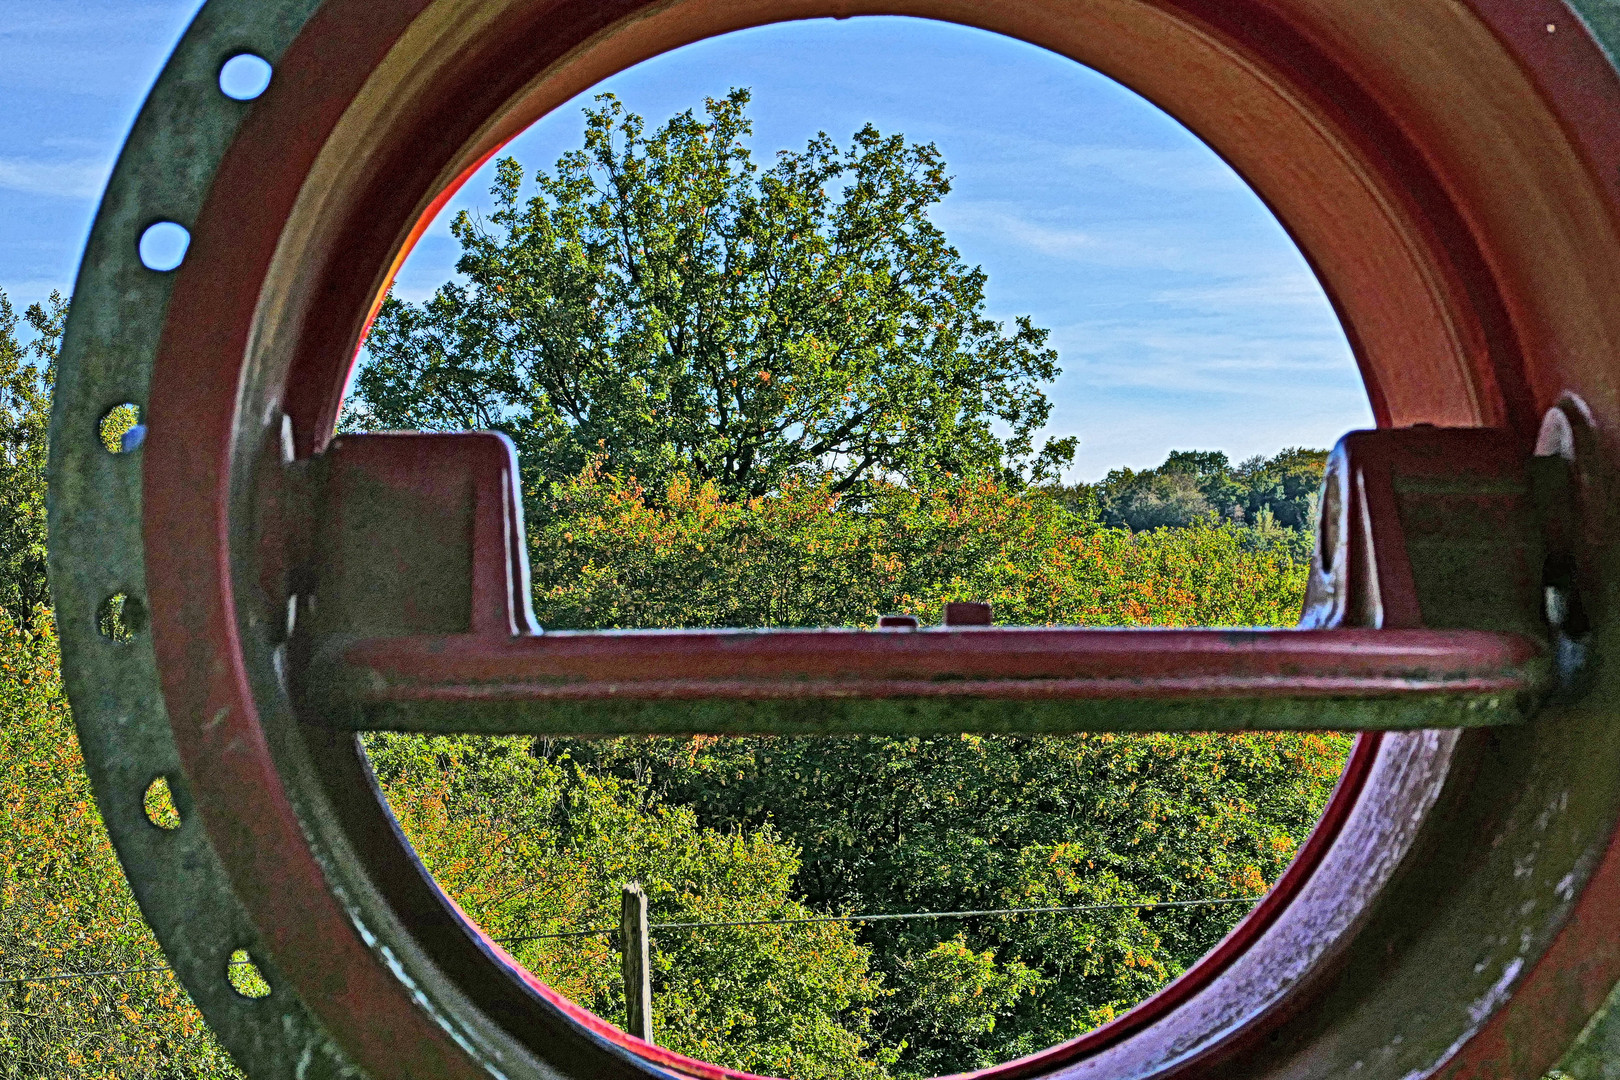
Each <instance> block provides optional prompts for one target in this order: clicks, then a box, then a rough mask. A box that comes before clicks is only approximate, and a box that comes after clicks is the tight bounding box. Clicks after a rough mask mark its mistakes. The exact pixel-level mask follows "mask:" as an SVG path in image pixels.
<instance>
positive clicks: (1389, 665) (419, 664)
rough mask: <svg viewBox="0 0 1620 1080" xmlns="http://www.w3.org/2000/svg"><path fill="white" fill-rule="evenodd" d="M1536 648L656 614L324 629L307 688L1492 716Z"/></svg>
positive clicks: (372, 711)
mask: <svg viewBox="0 0 1620 1080" xmlns="http://www.w3.org/2000/svg"><path fill="white" fill-rule="evenodd" d="M1549 674H1550V665H1549V662H1548V660H1547V658H1546V653H1545V650H1544V649H1543V647H1542V646H1541V645H1539V644H1538V643H1537V642H1535V641H1534V640H1532V639H1530V638H1527V637H1523V636H1520V635H1516V634H1500V633H1491V632H1485V631H1474V630H1362V629H1355V630H1211V629H1205V630H1155V629H1129V630H1114V629H1093V628H1035V627H1015V628H1000V627H998V628H986V629H976V628H975V629H932V630H922V631H918V630H848V629H837V630H654V631H592V632H551V633H546V634H542V635H537V636H520V637H510V638H508V637H487V636H480V635H450V636H436V637H428V636H415V637H398V638H370V639H366V640H360V641H336V640H334V641H328V642H326V643H324V645H323V647H322V648H321V649H320V650H319V652H318V653H317V661H316V663H315V664H314V665H312V668H311V670H310V671H309V677H308V679H307V680H306V683H305V685H306V686H308V687H310V688H311V691H312V692H311V694H310V695H309V697H308V703H309V704H310V705H311V706H312V707H313V709H314V710H315V711H316V712H317V714H318V715H320V716H321V717H322V718H324V719H325V720H326V721H327V722H328V723H332V724H336V725H339V726H343V727H352V728H356V729H371V728H388V729H398V730H412V731H442V732H451V731H455V732H479V733H533V734H576V735H622V734H677V733H681V734H693V733H702V734H731V735H742V734H866V733H884V732H887V733H911V734H921V733H938V732H968V731H975V732H1008V733H1014V732H1022V733H1032V734H1033V733H1044V734H1061V733H1071V732H1080V731H1147V730H1182V731H1189V730H1208V731H1243V730H1261V729H1328V728H1337V729H1391V728H1418V727H1462V726H1468V727H1472V726H1485V725H1494V724H1507V723H1514V722H1517V721H1519V720H1523V719H1525V718H1526V717H1528V716H1529V715H1530V714H1531V713H1532V712H1533V711H1534V709H1535V708H1536V706H1537V704H1538V703H1539V701H1540V699H1541V696H1542V690H1543V688H1544V687H1545V686H1546V685H1547V683H1548V677H1549Z"/></svg>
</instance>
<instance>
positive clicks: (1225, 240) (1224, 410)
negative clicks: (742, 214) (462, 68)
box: [0, 0, 1371, 479]
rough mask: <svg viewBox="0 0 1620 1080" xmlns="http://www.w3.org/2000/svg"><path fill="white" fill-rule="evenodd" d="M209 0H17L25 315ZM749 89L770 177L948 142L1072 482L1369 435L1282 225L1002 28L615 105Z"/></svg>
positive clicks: (721, 69)
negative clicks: (1044, 353) (772, 162)
mask: <svg viewBox="0 0 1620 1080" xmlns="http://www.w3.org/2000/svg"><path fill="white" fill-rule="evenodd" d="M197 6H198V5H197V3H196V0H0V16H3V17H0V100H3V101H4V102H5V104H6V108H5V110H4V111H3V112H0V287H3V288H5V289H6V291H7V292H8V293H10V294H11V296H12V298H13V300H14V301H17V302H20V303H27V302H30V301H33V300H36V299H39V298H40V297H41V296H43V295H44V294H46V293H48V292H49V291H50V290H51V289H53V288H56V289H62V290H63V291H66V290H67V289H68V288H69V287H70V286H71V282H72V277H73V273H74V270H75V268H76V266H77V262H78V257H79V253H80V251H81V249H82V247H83V244H84V238H85V234H86V232H87V230H88V228H89V223H90V219H91V216H92V215H93V213H94V210H95V203H96V200H97V197H98V193H99V190H100V187H101V184H102V183H103V182H104V181H105V178H106V175H107V172H108V170H109V169H110V167H111V164H112V161H113V158H114V156H115V155H116V154H117V151H118V147H119V145H120V143H121V142H122V140H123V137H124V135H125V133H126V132H127V131H128V129H129V125H130V123H131V121H132V120H133V118H134V115H135V112H136V110H137V109H138V108H139V105H140V101H141V99H142V97H143V96H144V95H145V93H146V90H147V88H148V87H149V86H150V84H151V81H152V79H153V78H154V77H155V75H156V74H157V71H158V70H159V68H160V67H161V66H162V63H163V60H164V58H165V56H166V55H167V53H168V51H169V49H170V48H171V47H172V45H173V43H174V41H175V39H176V38H177V37H178V36H179V34H180V32H181V31H182V30H183V28H184V26H185V23H186V22H187V20H188V19H189V18H190V16H191V14H192V13H193V12H194V11H195V10H196V7H197ZM732 86H747V87H750V88H751V89H752V91H753V95H754V107H753V110H752V112H753V115H754V118H755V122H756V127H755V133H756V134H755V143H754V151H755V156H756V158H758V159H766V158H769V157H770V156H771V155H772V154H773V153H774V151H776V150H777V149H779V148H783V147H799V146H802V145H803V143H804V141H805V139H806V138H807V137H808V136H809V135H811V134H813V133H814V132H816V131H818V130H825V131H827V132H828V133H829V134H831V135H833V136H834V137H835V138H837V139H840V140H844V141H847V139H848V137H849V135H850V133H852V132H853V131H855V130H856V129H857V128H859V127H860V126H861V125H862V124H863V123H866V122H868V121H870V122H872V123H874V124H876V125H877V126H878V127H879V128H880V129H881V130H883V131H885V132H888V131H901V132H904V133H905V134H906V135H907V136H908V137H909V138H911V139H913V140H916V141H929V142H933V143H935V144H937V145H938V146H939V148H940V150H941V151H942V152H943V154H944V156H945V159H946V161H947V162H949V164H950V167H951V172H952V173H953V174H954V175H955V177H956V183H955V190H954V191H953V192H952V194H951V195H950V196H949V197H948V198H947V199H946V200H945V201H944V203H942V204H941V205H940V207H939V208H938V209H937V212H936V213H935V215H934V216H935V220H936V221H937V222H938V223H939V224H940V226H941V227H942V228H943V229H944V230H945V232H946V234H947V236H949V237H950V239H951V240H952V242H953V243H954V244H955V245H956V246H957V247H958V248H959V249H960V251H961V252H962V254H963V256H964V257H965V258H966V259H967V260H968V261H969V262H973V263H978V264H980V265H982V266H984V268H985V269H986V271H988V273H989V276H990V285H989V291H988V295H989V303H990V308H991V312H992V314H993V315H995V316H996V317H998V318H1007V317H1010V316H1013V315H1017V314H1028V315H1031V316H1032V317H1033V318H1034V320H1035V322H1036V324H1037V325H1039V326H1045V327H1048V328H1050V329H1051V331H1052V338H1051V341H1052V344H1053V345H1054V346H1055V347H1056V348H1057V349H1058V352H1059V355H1060V359H1061V363H1062V366H1063V369H1064V373H1063V375H1062V377H1061V378H1060V379H1059V380H1058V382H1057V383H1056V384H1055V385H1054V386H1053V387H1052V388H1051V391H1050V392H1051V395H1052V398H1053V402H1054V406H1055V407H1054V409H1053V414H1052V422H1051V424H1050V425H1049V433H1051V434H1054V435H1077V436H1079V438H1080V452H1079V454H1078V455H1077V457H1076V462H1075V466H1076V467H1075V469H1074V471H1073V473H1072V476H1073V478H1076V479H1096V478H1098V477H1100V476H1101V475H1102V474H1103V473H1105V472H1106V471H1107V470H1108V469H1110V468H1114V467H1117V466H1121V465H1128V466H1131V467H1136V468H1141V467H1145V466H1150V465H1154V464H1157V463H1158V462H1159V461H1161V460H1162V459H1163V458H1164V456H1165V454H1166V452H1167V451H1168V450H1170V449H1173V448H1176V449H1219V450H1224V451H1226V452H1227V453H1228V454H1230V455H1231V456H1232V457H1233V458H1234V460H1236V459H1241V458H1243V457H1247V456H1249V455H1250V454H1255V453H1271V452H1274V451H1276V450H1277V449H1280V448H1281V447H1283V446H1289V445H1300V444H1305V445H1316V446H1326V445H1329V444H1331V442H1332V441H1333V440H1334V439H1335V438H1337V436H1338V435H1339V434H1341V433H1343V432H1344V431H1346V430H1349V429H1351V428H1354V427H1363V426H1368V425H1369V424H1370V423H1371V415H1370V413H1369V411H1368V408H1367V403H1366V397H1365V394H1364V393H1363V391H1362V389H1361V384H1360V381H1359V379H1358V377H1357V375H1356V372H1355V366H1354V363H1353V361H1352V360H1351V357H1350V352H1349V347H1348V345H1347V344H1346V343H1345V340H1344V335H1343V333H1342V331H1341V330H1340V328H1339V326H1338V323H1337V321H1336V319H1335V318H1334V315H1333V313H1332V311H1331V309H1330V308H1329V306H1328V304H1327V301H1326V299H1325V297H1324V296H1323V295H1322V292H1321V289H1320V288H1319V287H1318V286H1317V284H1316V282H1315V279H1314V278H1313V277H1312V275H1311V273H1310V270H1309V269H1308V267H1307V266H1306V264H1305V262H1304V260H1303V259H1302V258H1301V257H1300V255H1299V253H1298V252H1297V251H1296V250H1295V249H1294V247H1293V244H1292V243H1291V242H1290V241H1289V239H1288V238H1287V236H1286V234H1284V232H1283V231H1282V229H1281V227H1280V226H1279V225H1278V224H1277V222H1276V221H1275V220H1274V219H1273V218H1272V217H1271V215H1270V214H1269V212H1268V211H1267V210H1266V209H1265V207H1264V206H1263V205H1262V204H1261V203H1260V201H1259V200H1258V199H1257V198H1256V197H1255V195H1254V194H1253V193H1252V192H1251V191H1249V189H1248V188H1247V187H1246V186H1245V185H1244V184H1243V182H1242V181H1241V180H1240V179H1239V178H1238V177H1237V176H1236V175H1234V174H1233V173H1232V172H1231V171H1230V170H1229V169H1228V168H1227V167H1226V166H1225V165H1224V164H1222V163H1221V161H1220V160H1219V159H1218V158H1217V157H1216V156H1215V155H1214V154H1213V153H1211V152H1210V151H1209V150H1208V149H1207V148H1205V147H1204V146H1203V144H1202V143H1200V142H1199V141H1198V140H1197V139H1196V138H1195V137H1194V136H1192V135H1191V134H1190V133H1188V132H1187V131H1186V130H1184V129H1183V128H1181V127H1180V125H1178V124H1177V123H1176V122H1175V121H1173V120H1171V119H1170V118H1169V117H1167V116H1165V115H1164V114H1163V113H1161V112H1159V111H1158V110H1157V109H1156V108H1154V107H1153V106H1152V105H1150V104H1148V103H1147V102H1145V101H1143V100H1142V99H1141V98H1139V97H1137V96H1136V95H1134V94H1132V93H1131V92H1130V91H1128V90H1126V89H1124V88H1123V87H1121V86H1119V85H1118V84H1116V83H1113V82H1111V81H1109V80H1108V79H1105V78H1103V77H1102V76H1100V75H1098V74H1096V73H1094V72H1091V71H1089V70H1088V69H1085V68H1082V67H1080V66H1079V65H1077V64H1075V63H1073V62H1072V61H1069V60H1067V59H1065V58H1062V57H1058V56H1055V55H1053V54H1050V53H1046V52H1043V51H1042V50H1039V49H1035V48H1033V47H1030V46H1027V45H1023V44H1021V43H1019V42H1014V41H1010V40H1008V39H1005V38H999V37H996V36H995V35H991V34H987V33H983V32H980V31H972V30H965V29H962V28H959V27H953V26H947V25H943V24H937V23H926V22H921V21H918V20H911V19H898V18H882V19H849V20H845V21H841V22H834V21H831V20H818V21H815V22H806V23H793V24H786V25H781V26H774V27H765V28H761V29H758V30H751V31H745V32H742V33H739V34H732V35H729V36H727V37H724V38H718V39H715V40H712V41H708V42H703V43H701V44H698V45H695V46H691V47H689V48H686V49H683V50H680V51H678V52H675V53H671V54H668V55H666V56H663V57H660V58H658V59H656V60H653V61H650V62H648V63H646V64H642V65H640V66H638V67H636V68H633V69H631V70H630V71H628V72H625V73H622V74H621V75H618V76H616V77H614V78H613V79H611V80H609V81H608V82H607V83H606V84H604V85H603V86H602V87H599V88H598V89H611V90H612V91H613V92H615V93H616V94H618V95H619V97H620V98H622V99H623V100H624V101H625V102H626V104H627V105H628V106H629V107H630V108H631V109H633V110H634V111H636V112H639V113H641V114H643V115H644V116H646V117H647V118H648V120H649V121H650V122H653V123H657V122H660V121H662V120H663V119H665V118H667V117H668V116H670V115H672V114H673V113H675V112H678V111H681V110H683V109H685V108H689V107H694V106H699V107H700V106H701V104H702V100H703V98H704V96H706V95H715V96H718V95H720V94H723V93H724V92H725V91H726V90H727V89H728V88H729V87H732ZM593 92H594V91H593ZM587 97H588V95H587ZM585 100H586V98H581V99H580V100H579V101H576V102H571V103H569V104H568V105H566V106H564V107H563V108H561V109H559V110H558V111H557V112H555V113H553V114H552V115H551V116H549V117H547V118H546V119H544V120H542V121H541V122H540V123H539V124H537V125H536V126H535V127H534V128H533V129H531V130H530V131H529V132H528V133H526V134H525V135H523V136H522V137H521V138H520V139H518V140H517V141H516V142H515V143H513V145H512V146H511V147H510V148H509V151H508V152H509V153H512V154H514V155H515V156H517V157H518V158H519V160H521V161H523V162H524V163H525V164H527V165H529V166H530V167H531V168H532V167H535V166H549V165H550V164H551V163H552V162H553V161H555V159H556V158H557V156H558V155H559V153H561V152H562V151H563V150H565V149H567V148H569V147H571V146H573V145H577V142H578V139H579V133H580V129H581V124H580V119H579V113H580V105H581V104H582V103H583V102H584V101H585ZM487 187H488V180H487V177H485V176H479V177H475V178H474V179H473V180H472V181H471V182H470V183H469V184H468V185H467V187H466V188H465V189H464V190H463V192H462V193H461V194H460V195H459V196H458V197H457V198H456V199H455V200H454V201H453V202H452V204H451V207H450V208H449V209H448V210H447V212H446V215H445V216H444V217H443V218H442V219H441V220H440V221H439V222H437V223H436V224H435V225H434V226H433V228H432V229H430V230H429V232H428V234H427V235H426V236H425V238H424V239H423V241H422V243H421V245H420V246H419V248H418V249H417V251H416V253H415V254H414V255H413V256H412V258H411V259H410V261H409V262H408V263H407V265H406V267H405V269H404V271H403V273H402V274H401V277H400V281H399V284H398V291H399V293H400V295H402V296H405V297H407V298H416V299H419V298H422V297H425V296H426V295H428V294H430V293H431V292H432V290H433V289H434V288H435V287H436V286H437V285H438V284H440V283H441V282H443V281H444V280H445V279H446V278H447V277H448V276H450V274H452V273H453V268H454V262H455V256H456V247H455V243H454V241H453V240H452V239H451V238H450V236H449V232H448V229H447V227H446V225H447V222H448V218H449V216H450V215H451V214H453V213H454V212H455V211H456V210H457V209H460V208H463V207H471V208H474V209H476V208H479V207H482V206H486V205H487V204H488V199H487V194H486V189H487Z"/></svg>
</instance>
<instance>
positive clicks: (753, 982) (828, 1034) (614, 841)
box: [368, 734, 893, 1080]
mask: <svg viewBox="0 0 1620 1080" xmlns="http://www.w3.org/2000/svg"><path fill="white" fill-rule="evenodd" d="M545 745H546V744H544V743H541V744H539V746H537V744H536V742H535V741H534V740H528V739H519V738H502V739H475V738H419V737H413V736H402V735H386V734H384V735H374V736H371V737H370V738H369V739H368V748H369V751H370V754H371V758H372V762H373V764H374V766H375V768H376V769H377V772H378V776H379V779H380V780H381V782H382V786H383V790H384V791H385V793H386V794H387V795H388V798H389V800H390V802H391V803H392V805H393V807H394V809H395V812H396V814H397V815H398V817H399V820H400V824H401V825H402V827H403V828H404V830H405V833H406V835H407V836H408V837H409V838H410V840H411V841H412V843H413V844H414V845H415V847H416V850H417V852H418V853H419V854H420V855H421V857H422V859H423V861H424V863H425V864H426V865H427V867H428V869H429V870H431V871H432V872H433V874H434V875H435V877H437V878H438V880H439V883H440V884H441V885H442V886H443V887H444V888H445V889H446V890H448V891H449V892H450V894H451V895H452V896H454V897H455V899H456V902H457V903H458V904H459V905H461V907H462V908H463V910H465V911H466V912H467V914H468V915H470V916H471V917H472V918H473V919H474V920H476V921H477V922H478V923H479V925H480V926H482V927H483V928H484V930H485V931H486V932H488V933H489V934H491V935H492V936H494V937H495V938H496V940H498V941H505V942H506V945H507V948H508V949H509V950H510V951H511V953H512V954H513V955H514V956H515V957H516V958H517V959H518V960H519V962H521V963H522V964H524V965H525V966H526V967H527V968H528V969H529V970H531V971H533V972H535V973H536V974H537V975H539V976H540V977H541V978H542V979H544V980H546V982H548V983H549V984H550V985H551V986H553V987H554V988H555V989H557V990H559V991H561V992H562V993H564V994H567V995H568V996H569V997H571V998H573V999H574V1000H575V1001H578V1002H580V1003H581V1004H584V1005H586V1006H587V1007H589V1008H591V1009H593V1010H594V1011H596V1012H597V1013H598V1014H599V1015H601V1016H605V1017H609V1018H612V1019H621V1018H622V1017H623V1016H624V994H623V986H622V983H621V981H620V971H619V956H618V952H617V950H616V946H615V944H614V943H613V942H612V941H611V940H610V938H609V937H608V936H607V935H605V934H604V935H598V936H592V935H585V936H574V934H573V932H575V931H577V930H578V929H579V927H581V926H593V925H594V926H612V925H615V924H616V922H617V920H618V910H619V891H620V888H621V886H622V885H623V883H624V882H626V881H629V880H639V881H640V882H642V883H643V885H644V886H645V887H646V889H647V893H648V897H649V899H650V901H651V906H652V912H653V921H654V922H655V923H657V922H665V921H672V922H738V921H752V920H780V919H795V918H800V919H802V918H805V917H807V916H812V915H814V914H816V912H814V911H811V910H809V909H808V908H806V907H805V906H804V905H803V904H802V903H800V902H798V901H797V900H796V899H794V890H795V882H796V878H797V875H798V873H799V869H800V864H799V858H798V855H797V852H796V851H795V850H794V849H793V847H792V846H791V845H790V844H788V843H785V842H784V841H783V839H782V838H781V837H780V835H779V834H777V833H776V831H775V830H774V829H773V828H772V827H771V826H770V825H769V824H765V825H763V826H761V827H759V828H750V829H746V830H743V829H732V830H727V831H724V832H721V831H716V830H714V829H707V828H703V827H701V826H700V825H699V824H698V821H697V818H696V815H695V814H694V813H693V811H692V810H691V808H689V807H685V806H679V805H672V804H668V803H665V802H663V801H662V800H660V799H659V798H658V797H657V796H656V795H655V794H654V793H653V792H652V791H651V788H650V786H649V785H648V783H647V782H646V781H645V779H644V778H642V779H638V778H635V777H631V776H626V777H613V776H606V775H600V774H591V773H586V772H584V771H582V770H581V769H579V768H578V767H577V766H576V765H574V763H572V762H571V761H570V760H569V759H568V757H567V755H566V754H563V755H558V756H548V755H547V754H546V753H544V752H543V748H544V746H545ZM553 933H560V934H562V935H564V936H560V937H547V936H544V935H548V934H553ZM653 946H654V948H653V1024H654V1034H655V1036H656V1038H657V1040H658V1042H659V1044H660V1045H662V1046H667V1047H670V1048H671V1049H674V1050H677V1051H680V1052H682V1053H686V1054H689V1055H692V1056H694V1057H698V1058H702V1059H704V1060H707V1061H713V1062H717V1063H719V1064H722V1065H728V1066H731V1067H733V1068H737V1069H745V1070H748V1071H751V1072H756V1073H764V1074H766V1075H770V1076H781V1075H792V1076H794V1077H796V1078H798V1080H821V1078H827V1080H832V1078H835V1077H836V1078H859V1077H872V1078H877V1077H881V1076H882V1075H883V1071H882V1065H883V1063H884V1062H885V1060H886V1058H892V1056H893V1055H892V1054H889V1055H885V1054H884V1053H883V1052H882V1050H881V1048H878V1047H874V1046H871V1045H869V1044H870V1043H871V1041H872V1040H871V1022H870V1021H871V1016H872V1005H873V1003H874V1002H875V1001H876V1000H878V999H879V998H880V997H881V996H882V993H883V992H882V990H881V988H880V985H879V982H878V980H877V979H876V978H874V977H873V976H872V975H871V973H870V972H869V970H868V961H869V953H870V950H869V949H867V948H866V947H864V946H862V945H860V944H858V943H857V941H856V935H855V930H854V928H853V927H851V926H848V925H844V924H837V923H820V924H811V925H788V926H718V927H701V928H692V929H681V930H661V931H659V930H655V932H654V935H653Z"/></svg>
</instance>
